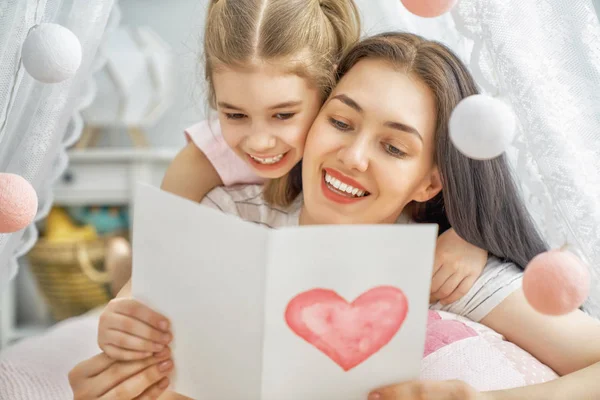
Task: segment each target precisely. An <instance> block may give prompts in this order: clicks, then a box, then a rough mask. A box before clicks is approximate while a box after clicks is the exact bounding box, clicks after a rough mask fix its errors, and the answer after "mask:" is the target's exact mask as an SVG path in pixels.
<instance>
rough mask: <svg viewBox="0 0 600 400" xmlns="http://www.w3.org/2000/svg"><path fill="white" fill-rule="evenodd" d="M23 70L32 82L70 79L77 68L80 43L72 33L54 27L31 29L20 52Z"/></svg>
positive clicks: (41, 25) (62, 27)
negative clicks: (32, 79) (31, 78)
mask: <svg viewBox="0 0 600 400" xmlns="http://www.w3.org/2000/svg"><path fill="white" fill-rule="evenodd" d="M21 55H22V59H23V66H24V67H25V69H26V70H27V72H28V73H29V74H30V75H31V76H32V77H33V78H35V79H36V80H38V81H40V82H43V83H59V82H62V81H64V80H67V79H69V78H72V77H73V76H74V75H75V73H76V72H77V69H79V66H80V65H81V43H79V39H78V38H77V36H75V34H74V33H73V32H71V31H70V30H69V29H67V28H65V27H64V26H60V25H57V24H48V23H44V24H40V25H38V26H35V27H34V28H33V29H32V30H31V31H30V32H29V35H28V36H27V39H25V43H23V49H22V52H21Z"/></svg>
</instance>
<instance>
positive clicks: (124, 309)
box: [111, 299, 169, 332]
mask: <svg viewBox="0 0 600 400" xmlns="http://www.w3.org/2000/svg"><path fill="white" fill-rule="evenodd" d="M115 300H118V301H115ZM115 300H113V302H114V303H112V304H111V307H113V308H112V309H113V311H115V312H116V313H119V314H123V315H127V316H130V317H133V318H136V319H138V320H140V321H142V322H145V323H147V324H149V325H151V326H153V327H155V328H156V329H159V330H161V331H164V332H167V331H168V330H169V320H168V319H167V318H166V317H165V316H164V315H162V314H159V313H157V312H156V311H154V310H152V309H151V308H150V307H148V306H146V305H145V304H142V303H140V302H139V301H137V300H134V299H115ZM113 304H114V305H113Z"/></svg>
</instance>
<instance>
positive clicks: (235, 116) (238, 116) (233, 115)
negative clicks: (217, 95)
mask: <svg viewBox="0 0 600 400" xmlns="http://www.w3.org/2000/svg"><path fill="white" fill-rule="evenodd" d="M225 116H226V117H227V119H242V118H245V117H246V115H245V114H241V113H225Z"/></svg>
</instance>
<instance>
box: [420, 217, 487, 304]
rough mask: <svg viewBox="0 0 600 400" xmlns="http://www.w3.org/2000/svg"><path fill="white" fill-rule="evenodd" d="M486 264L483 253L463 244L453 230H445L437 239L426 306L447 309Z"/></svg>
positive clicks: (464, 292)
mask: <svg viewBox="0 0 600 400" xmlns="http://www.w3.org/2000/svg"><path fill="white" fill-rule="evenodd" d="M487 261H488V252H487V251H486V250H483V249H480V248H479V247H477V246H475V245H472V244H471V243H469V242H467V241H465V240H464V239H463V238H461V237H460V236H458V234H457V233H456V231H455V230H454V229H452V228H450V229H448V230H446V231H445V232H444V233H442V234H441V235H440V236H439V237H438V239H437V244H436V249H435V262H434V265H433V278H432V280H431V292H430V298H429V302H430V303H435V302H437V301H439V302H440V303H441V304H442V305H447V304H451V303H454V302H455V301H457V300H459V299H460V298H462V297H463V296H464V295H465V294H467V292H468V291H469V290H471V287H473V284H474V283H475V281H476V280H477V279H478V278H479V276H480V275H481V272H482V271H483V268H484V267H485V265H486V263H487Z"/></svg>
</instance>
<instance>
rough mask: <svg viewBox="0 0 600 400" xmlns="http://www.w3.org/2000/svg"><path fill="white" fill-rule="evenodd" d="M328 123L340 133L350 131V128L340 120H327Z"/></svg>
mask: <svg viewBox="0 0 600 400" xmlns="http://www.w3.org/2000/svg"><path fill="white" fill-rule="evenodd" d="M329 123H330V124H331V125H333V127H334V128H336V129H338V130H340V131H349V130H350V129H351V126H350V125H348V124H347V123H345V122H342V121H340V120H337V119H335V118H331V117H330V118H329Z"/></svg>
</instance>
